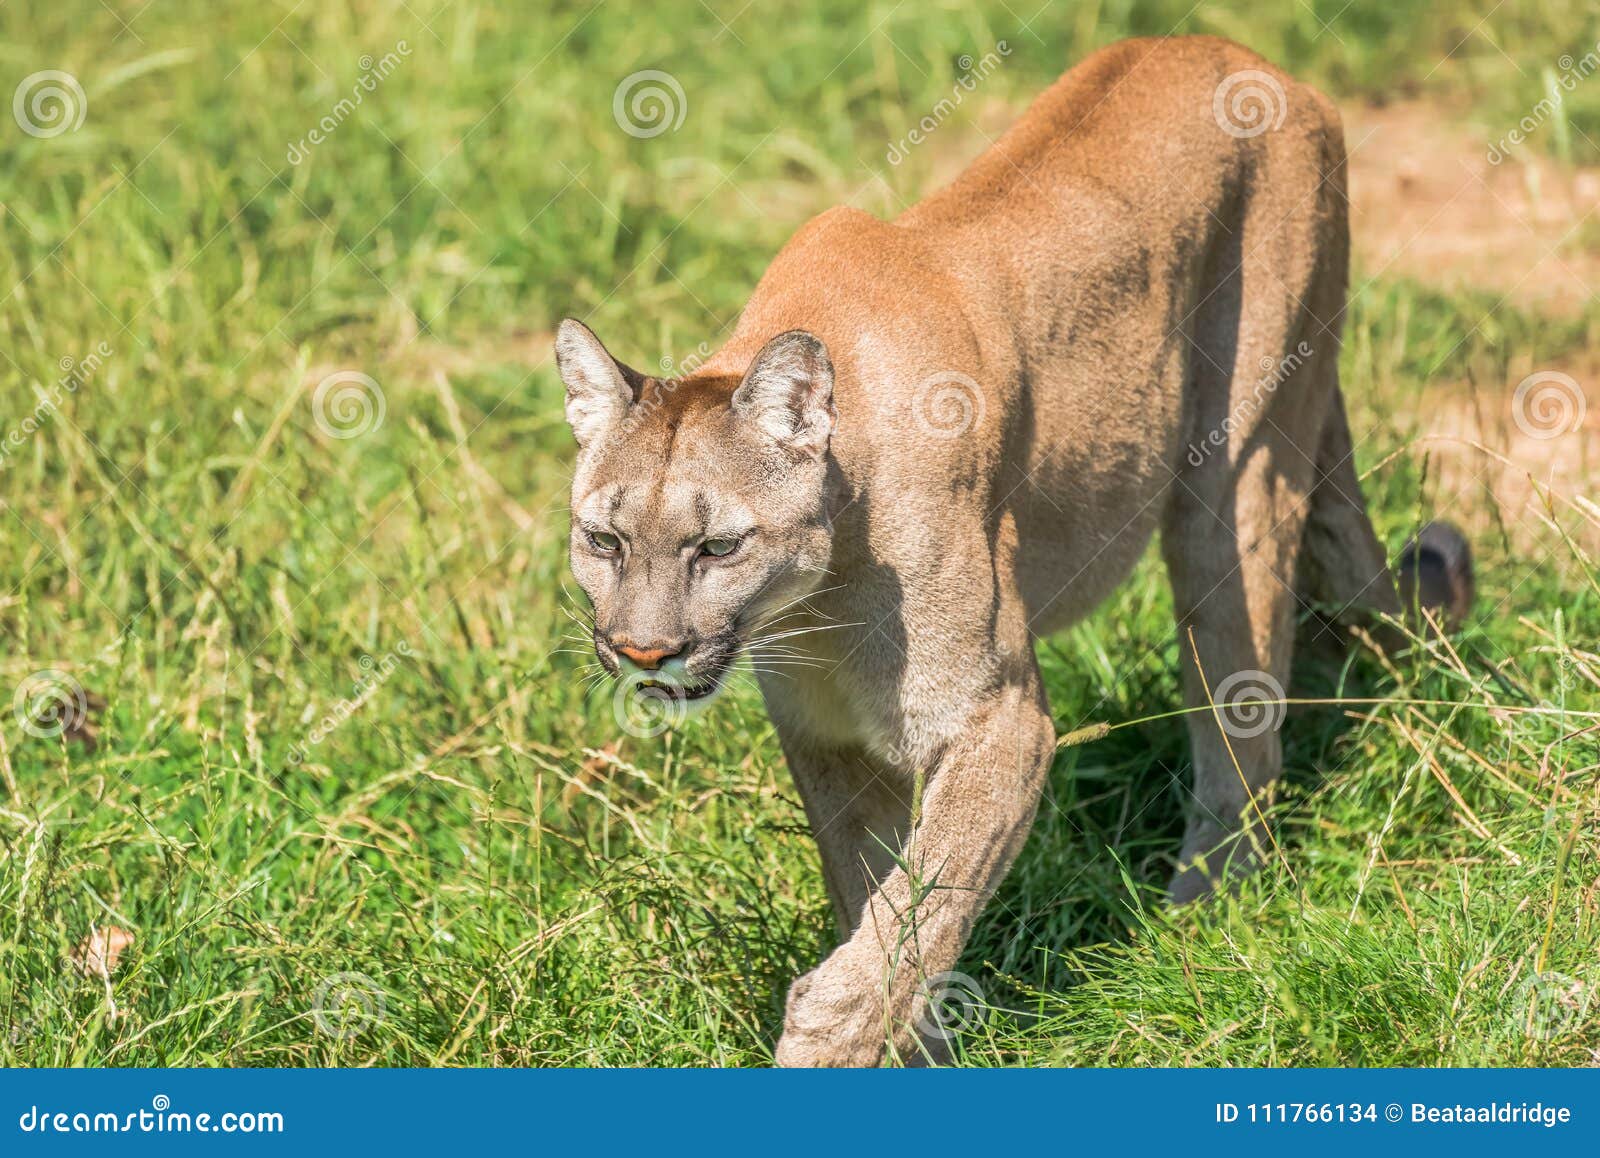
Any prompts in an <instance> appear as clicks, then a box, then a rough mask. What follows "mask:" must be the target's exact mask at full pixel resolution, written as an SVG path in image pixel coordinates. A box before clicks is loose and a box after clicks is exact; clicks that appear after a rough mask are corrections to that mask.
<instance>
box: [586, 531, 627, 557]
mask: <svg viewBox="0 0 1600 1158" xmlns="http://www.w3.org/2000/svg"><path fill="white" fill-rule="evenodd" d="M584 534H585V535H587V536H589V546H591V547H593V548H594V549H595V550H596V551H599V552H601V553H602V554H606V555H611V554H614V553H615V552H617V551H618V550H620V549H621V547H622V540H621V539H619V538H617V537H616V536H615V535H613V534H611V533H610V532H609V531H585V532H584Z"/></svg>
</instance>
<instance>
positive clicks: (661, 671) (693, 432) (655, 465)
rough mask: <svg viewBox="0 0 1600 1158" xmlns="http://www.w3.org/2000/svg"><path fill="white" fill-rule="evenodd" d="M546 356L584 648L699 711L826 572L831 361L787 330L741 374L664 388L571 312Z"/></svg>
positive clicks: (652, 690) (817, 345) (813, 342)
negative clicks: (560, 433) (560, 409)
mask: <svg viewBox="0 0 1600 1158" xmlns="http://www.w3.org/2000/svg"><path fill="white" fill-rule="evenodd" d="M556 362H557V365H558V366H559V368H560V371H561V378H562V380H563V381H564V382H565V383H566V387H567V422H568V424H569V425H570V426H571V427H572V433H573V435H574V436H575V437H576V438H577V440H578V448H579V449H578V460H577V470H576V473H575V475H574V477H573V482H572V541H571V557H572V571H573V574H574V575H575V576H576V577H577V580H578V583H579V584H580V585H581V586H582V587H583V590H584V592H585V593H586V594H587V595H588V597H589V602H590V603H591V604H592V605H593V608H594V647H595V652H596V653H597V654H598V655H599V657H600V662H601V663H602V664H604V665H605V667H606V669H607V670H608V671H610V672H611V674H612V675H614V676H619V677H623V678H624V679H626V680H627V681H629V682H630V683H632V684H633V685H634V686H636V687H639V688H641V689H642V690H643V691H644V693H645V694H648V695H651V696H655V697H661V698H665V699H669V700H670V701H671V702H673V703H674V704H675V705H677V706H678V707H680V708H682V709H685V710H687V708H688V707H689V706H690V705H704V704H706V703H709V702H710V700H711V697H712V696H713V695H714V694H715V693H716V692H717V691H718V690H719V689H720V688H721V687H722V684H723V680H724V678H725V676H726V675H727V673H728V671H729V669H730V667H731V666H732V664H733V662H734V661H735V660H736V659H737V658H738V656H739V653H740V651H741V650H742V649H743V648H744V647H745V645H746V644H747V643H749V642H750V641H751V639H752V636H753V635H755V634H757V633H759V632H760V631H761V630H762V629H763V625H764V624H765V623H767V622H768V621H769V620H770V619H771V618H772V617H774V616H777V615H778V614H779V613H780V612H782V611H783V610H784V609H785V608H786V607H788V606H789V605H790V604H791V603H793V602H794V601H796V600H798V599H800V598H802V597H803V596H804V595H806V594H808V593H810V592H811V591H814V590H815V589H816V588H817V587H818V586H819V585H820V583H821V579H822V576H823V575H824V574H825V572H826V568H827V566H828V557H829V553H830V548H831V539H832V536H831V531H830V528H829V523H828V515H827V509H828V505H827V492H828V484H827V477H828V462H827V458H828V455H827V451H828V440H829V437H830V435H831V433H832V430H833V422H834V410H833V367H832V364H831V363H830V362H829V360H828V353H827V351H826V350H825V349H824V348H823V345H822V343H821V342H820V341H818V340H817V339H816V338H814V337H812V336H811V335H810V334H808V333H805V332H803V331H800V330H792V331H790V332H789V333H786V334H780V335H778V336H777V337H775V338H773V339H772V340H771V341H770V342H768V343H767V344H766V346H764V347H763V348H762V350H761V352H760V353H759V354H757V355H756V357H755V358H754V360H753V361H752V362H751V363H750V365H749V368H748V369H747V370H746V371H745V372H744V375H743V377H742V378H738V377H732V376H730V377H720V376H717V375H714V374H692V375H690V376H688V377H686V378H680V379H671V380H662V379H657V378H651V377H647V376H645V375H643V374H640V373H638V372H637V371H634V370H631V369H629V368H628V367H626V366H624V365H622V364H621V363H620V362H618V361H617V360H616V359H614V358H612V357H611V355H610V354H609V353H607V352H606V349H605V347H604V346H602V345H601V344H600V340H599V339H598V338H596V337H595V336H594V334H593V333H591V332H590V331H589V329H588V328H587V327H586V326H584V325H583V324H582V323H581V322H577V321H573V320H571V319H568V320H567V321H565V322H562V323H561V328H560V330H559V331H558V333H557V335H556Z"/></svg>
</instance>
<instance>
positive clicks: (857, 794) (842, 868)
mask: <svg viewBox="0 0 1600 1158" xmlns="http://www.w3.org/2000/svg"><path fill="white" fill-rule="evenodd" d="M778 735H779V738H780V739H781V741H782V743H783V755H784V759H785V760H787V761H788V764H789V773H790V775H792V776H793V777H794V782H795V787H796V788H798V789H799V790H800V800H801V802H802V803H803V804H804V805H805V809H806V820H807V821H808V822H809V823H810V825H811V836H812V839H814V840H815V841H816V842H817V852H818V853H819V854H820V856H821V859H822V879H823V882H824V883H825V884H826V885H827V888H828V899H829V900H830V901H831V902H833V915H834V918H835V920H836V921H837V922H838V925H839V936H840V937H841V938H848V937H849V936H850V934H851V933H853V932H855V928H856V923H857V922H858V921H860V919H861V915H862V913H863V912H864V911H865V909H866V903H867V896H868V894H869V893H871V891H872V890H873V889H874V888H876V887H877V886H878V883H879V882H880V881H882V880H883V878H884V877H885V876H886V875H887V874H888V872H889V870H890V869H892V868H893V867H894V857H895V851H896V850H897V849H899V848H900V847H901V846H902V845H903V844H904V843H905V839H906V836H907V835H908V833H909V831H910V822H911V792H912V785H913V780H912V777H910V776H908V775H906V774H905V772H904V770H903V769H898V768H894V767H892V766H890V765H889V764H887V763H886V762H884V761H881V760H879V759H877V758H876V757H874V756H873V755H872V754H871V753H870V752H869V751H867V749H866V748H864V747H860V746H857V745H842V744H829V743H819V742H817V741H814V740H812V739H810V738H809V737H806V736H805V735H804V734H803V733H799V732H797V731H796V730H795V729H793V728H785V727H784V726H783V725H781V724H780V725H779V728H778Z"/></svg>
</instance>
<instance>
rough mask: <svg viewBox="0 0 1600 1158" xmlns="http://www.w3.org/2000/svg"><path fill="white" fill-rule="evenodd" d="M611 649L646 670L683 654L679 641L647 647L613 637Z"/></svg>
mask: <svg viewBox="0 0 1600 1158" xmlns="http://www.w3.org/2000/svg"><path fill="white" fill-rule="evenodd" d="M611 650H613V651H615V652H616V653H617V654H618V655H620V656H621V657H622V658H623V659H625V660H627V661H628V662H629V663H631V664H633V665H635V666H636V667H642V668H645V669H646V670H650V669H654V668H658V667H660V666H661V665H662V664H664V663H666V662H667V660H669V659H671V658H673V657H674V656H677V655H682V654H683V644H681V643H657V644H652V645H651V646H649V647H635V646H633V644H631V643H622V642H620V641H618V640H615V639H613V640H612V641H611Z"/></svg>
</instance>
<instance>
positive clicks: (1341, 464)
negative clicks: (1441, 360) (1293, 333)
mask: <svg viewBox="0 0 1600 1158" xmlns="http://www.w3.org/2000/svg"><path fill="white" fill-rule="evenodd" d="M1335 357H1336V356H1335ZM1319 369H1320V371H1321V372H1322V373H1324V374H1326V375H1329V376H1330V377H1331V382H1330V383H1329V385H1330V386H1331V389H1330V390H1329V391H1328V413H1327V417H1326V420H1325V421H1324V423H1323V428H1322V437H1321V439H1320V442H1319V446H1318V451H1317V478H1316V483H1315V485H1314V486H1313V487H1312V490H1311V509H1310V512H1309V514H1308V516H1307V518H1306V530H1305V548H1304V557H1303V559H1302V568H1301V589H1302V590H1303V591H1304V592H1305V593H1306V595H1307V597H1308V600H1309V603H1310V606H1311V608H1312V610H1311V611H1310V613H1309V621H1308V622H1307V624H1306V625H1305V631H1304V632H1303V639H1304V641H1305V642H1307V643H1310V644H1312V645H1313V648H1314V651H1315V653H1316V655H1317V657H1318V658H1321V659H1327V660H1332V661H1335V662H1337V661H1338V660H1339V659H1340V658H1341V657H1342V655H1343V653H1344V650H1345V644H1346V642H1347V639H1348V632H1347V630H1346V629H1348V628H1349V627H1351V626H1356V625H1360V626H1363V627H1366V628H1369V629H1373V630H1378V623H1377V622H1376V617H1377V616H1379V615H1390V616H1392V615H1397V614H1398V613H1399V611H1400V600H1399V598H1398V596H1397V594H1396V591H1395V584H1394V579H1393V577H1392V576H1391V575H1390V572H1389V562H1388V559H1387V557H1386V556H1385V554H1384V550H1383V544H1381V543H1380V542H1379V541H1378V536H1377V533H1376V532H1375V531H1374V530H1373V529H1372V520H1371V519H1369V518H1368V517H1367V505H1366V502H1365V500H1364V499H1363V498H1362V495H1361V483H1360V481H1359V480H1358V478H1357V476H1356V465H1355V452H1354V448H1353V447H1352V445H1351V442H1350V424H1349V422H1348V420H1347V419H1346V418H1345V411H1344V398H1343V396H1342V394H1341V393H1340V391H1339V384H1338V367H1337V363H1336V361H1334V360H1332V359H1330V360H1329V363H1328V364H1327V365H1326V366H1323V367H1319ZM1382 634H1383V633H1381V632H1380V635H1382ZM1391 642H1392V641H1391V640H1390V639H1389V638H1388V637H1387V636H1386V635H1385V636H1384V638H1383V643H1384V644H1385V646H1388V645H1390V643H1391Z"/></svg>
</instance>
